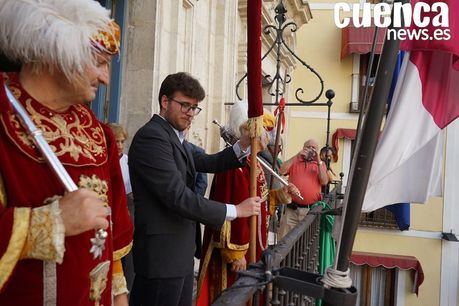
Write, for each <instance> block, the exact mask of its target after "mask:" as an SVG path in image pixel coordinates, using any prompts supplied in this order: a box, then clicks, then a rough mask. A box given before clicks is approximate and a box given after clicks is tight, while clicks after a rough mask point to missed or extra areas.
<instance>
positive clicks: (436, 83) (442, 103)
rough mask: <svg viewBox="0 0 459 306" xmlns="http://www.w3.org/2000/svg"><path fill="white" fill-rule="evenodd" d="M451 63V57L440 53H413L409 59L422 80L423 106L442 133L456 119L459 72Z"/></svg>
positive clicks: (458, 99)
mask: <svg viewBox="0 0 459 306" xmlns="http://www.w3.org/2000/svg"><path fill="white" fill-rule="evenodd" d="M453 60H454V55H453V54H450V53H445V52H439V51H434V52H430V51H423V52H422V51H413V52H411V56H410V61H411V62H412V63H413V64H415V65H416V67H417V69H418V71H419V77H420V78H421V83H422V104H423V105H424V107H425V108H426V109H427V111H428V112H429V113H430V114H431V115H432V117H433V120H434V122H435V124H436V125H437V126H438V127H439V128H441V129H443V128H445V127H446V126H447V125H448V124H450V123H451V122H452V121H454V119H456V118H457V117H459V86H458V84H459V71H457V70H455V69H454V68H453Z"/></svg>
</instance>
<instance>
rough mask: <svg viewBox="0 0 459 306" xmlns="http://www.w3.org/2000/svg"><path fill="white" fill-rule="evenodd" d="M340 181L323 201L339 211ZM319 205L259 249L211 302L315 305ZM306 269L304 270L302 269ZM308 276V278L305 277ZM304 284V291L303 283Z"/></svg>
mask: <svg viewBox="0 0 459 306" xmlns="http://www.w3.org/2000/svg"><path fill="white" fill-rule="evenodd" d="M341 183H342V182H339V181H338V182H337V183H336V186H335V188H334V189H333V190H332V191H331V192H330V193H329V194H327V195H326V196H325V198H324V202H326V203H327V204H328V206H329V207H331V208H332V210H333V214H339V213H340V210H339V207H340V204H339V203H340V202H341V201H342V199H343V195H342V194H341ZM322 213H323V211H322V207H321V206H316V207H314V208H312V209H311V210H310V211H309V213H308V215H307V216H306V217H305V218H304V219H303V220H302V221H301V222H300V223H299V224H298V225H297V226H296V227H295V228H293V229H292V230H291V231H290V232H289V233H288V234H287V235H286V236H285V237H283V238H282V239H281V240H280V241H279V243H278V244H277V245H275V246H273V247H271V248H270V249H268V250H266V251H265V252H264V253H263V256H262V260H260V261H259V262H257V263H256V264H252V265H250V266H249V268H248V269H247V271H244V272H242V273H240V277H239V278H238V280H237V281H236V282H235V283H234V284H233V285H232V286H231V287H229V288H228V289H226V290H225V291H224V292H223V293H222V294H221V295H220V297H218V298H217V300H216V301H215V302H214V303H213V304H212V305H246V304H247V302H248V301H250V300H252V302H253V303H252V304H253V305H263V304H264V305H285V306H296V305H298V306H309V305H315V299H314V298H312V297H311V296H323V288H322V286H321V285H320V282H319V281H318V280H317V279H310V278H311V277H312V278H316V277H317V276H318V272H319V251H320V250H319V249H320V246H319V243H320V241H319V240H320V238H319V237H320V218H321V215H322ZM304 272H308V273H304ZM308 278H309V279H308ZM305 282H308V283H311V284H312V285H311V286H308V287H309V288H308V290H307V292H308V293H311V294H308V295H306V294H305V290H304V283H305Z"/></svg>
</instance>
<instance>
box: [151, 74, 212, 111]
mask: <svg viewBox="0 0 459 306" xmlns="http://www.w3.org/2000/svg"><path fill="white" fill-rule="evenodd" d="M177 91H179V92H181V93H182V94H183V95H185V96H187V97H190V98H193V99H196V100H198V101H202V100H204V98H205V96H206V92H205V91H204V88H202V86H201V84H199V81H198V80H197V79H195V78H193V77H192V76H191V75H189V74H188V73H186V72H177V73H174V74H169V75H168V76H167V77H166V78H165V79H164V81H163V82H162V83H161V88H160V89H159V95H158V102H159V108H160V109H161V108H162V107H161V98H162V96H166V97H168V98H172V97H173V95H174V93H175V92H177Z"/></svg>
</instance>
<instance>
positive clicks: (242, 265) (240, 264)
mask: <svg viewBox="0 0 459 306" xmlns="http://www.w3.org/2000/svg"><path fill="white" fill-rule="evenodd" d="M246 268H247V261H246V260H245V257H242V258H241V259H238V260H235V261H233V262H232V263H231V271H233V272H239V271H244V270H245V269H246Z"/></svg>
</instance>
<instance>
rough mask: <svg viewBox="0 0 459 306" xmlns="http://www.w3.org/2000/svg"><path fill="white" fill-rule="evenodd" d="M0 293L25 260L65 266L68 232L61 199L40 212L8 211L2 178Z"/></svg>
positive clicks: (17, 209)
mask: <svg viewBox="0 0 459 306" xmlns="http://www.w3.org/2000/svg"><path fill="white" fill-rule="evenodd" d="M0 232H1V233H2V235H1V238H0V290H1V288H3V286H4V285H5V283H6V282H7V281H8V279H9V278H10V277H11V274H12V273H13V271H14V268H15V267H16V265H17V263H18V261H19V260H21V259H26V258H33V259H40V260H48V261H55V262H58V263H61V262H62V259H63V257H64V252H65V247H64V237H65V228H64V225H63V223H62V218H61V215H60V209H59V198H55V199H50V201H49V202H47V203H45V205H43V206H40V207H37V208H34V209H32V208H29V207H8V206H7V198H6V192H5V189H4V185H3V182H2V180H1V177H0Z"/></svg>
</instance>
